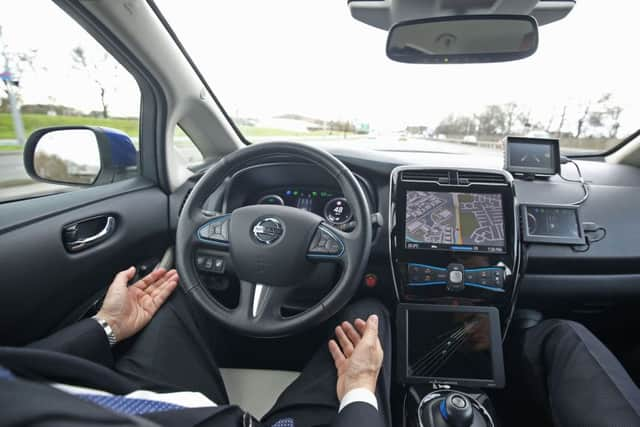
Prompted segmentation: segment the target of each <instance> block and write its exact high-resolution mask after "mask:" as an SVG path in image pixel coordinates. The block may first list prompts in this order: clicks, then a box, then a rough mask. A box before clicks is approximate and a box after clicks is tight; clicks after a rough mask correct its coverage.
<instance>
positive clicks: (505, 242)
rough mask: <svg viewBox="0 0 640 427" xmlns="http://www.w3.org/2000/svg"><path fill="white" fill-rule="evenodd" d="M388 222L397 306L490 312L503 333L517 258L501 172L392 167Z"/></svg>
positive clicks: (512, 208)
mask: <svg viewBox="0 0 640 427" xmlns="http://www.w3.org/2000/svg"><path fill="white" fill-rule="evenodd" d="M389 218H390V221H391V227H390V236H389V245H390V247H389V250H390V254H391V269H392V272H393V275H394V281H395V288H396V293H397V296H398V299H399V301H400V302H414V303H415V302H418V303H419V302H424V303H429V304H444V305H451V304H455V305H484V306H492V307H496V308H497V309H498V310H499V312H500V319H501V322H502V329H503V331H506V329H507V326H508V320H509V318H510V315H511V311H512V308H513V306H512V303H513V302H514V299H515V296H516V295H517V278H518V268H519V259H520V257H519V255H520V247H519V238H518V230H519V227H518V220H517V218H518V211H517V201H516V199H515V195H514V192H513V182H512V178H511V175H510V174H509V173H508V172H504V171H489V170H477V169H457V170H450V169H434V168H429V169H420V168H416V167H411V166H403V167H399V168H396V169H395V170H394V171H393V172H392V174H391V198H390V212H389Z"/></svg>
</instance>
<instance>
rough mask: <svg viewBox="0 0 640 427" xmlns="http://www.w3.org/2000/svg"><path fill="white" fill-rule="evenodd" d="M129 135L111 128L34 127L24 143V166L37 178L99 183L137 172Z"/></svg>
mask: <svg viewBox="0 0 640 427" xmlns="http://www.w3.org/2000/svg"><path fill="white" fill-rule="evenodd" d="M137 165H138V153H137V150H136V147H135V146H134V145H133V142H132V141H131V138H129V136H128V135H126V134H125V133H123V132H121V131H119V130H116V129H110V128H101V127H92V126H59V127H48V128H43V129H38V130H36V131H34V132H33V133H32V134H31V135H29V138H28V139H27V142H26V144H25V147H24V166H25V169H26V171H27V173H28V174H29V175H30V176H31V177H32V178H33V179H35V180H37V181H44V182H51V183H56V184H66V185H102V184H108V183H111V182H115V181H119V180H122V179H124V178H127V177H129V176H134V175H136V174H137Z"/></svg>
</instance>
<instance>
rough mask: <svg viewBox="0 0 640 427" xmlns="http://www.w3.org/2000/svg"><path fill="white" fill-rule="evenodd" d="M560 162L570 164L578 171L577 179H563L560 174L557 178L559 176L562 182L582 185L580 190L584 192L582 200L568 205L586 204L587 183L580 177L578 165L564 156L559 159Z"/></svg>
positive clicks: (587, 196) (587, 194)
mask: <svg viewBox="0 0 640 427" xmlns="http://www.w3.org/2000/svg"><path fill="white" fill-rule="evenodd" d="M560 162H561V163H562V164H565V163H572V164H573V166H575V168H576V170H577V171H578V179H569V178H565V177H564V176H562V172H560V174H559V176H560V178H562V180H563V181H566V182H574V183H578V184H582V190H583V191H584V196H583V197H582V199H580V200H578V201H576V202H573V203H569V204H570V205H573V206H580V205H582V204H583V203H584V202H586V201H587V199H588V198H589V195H590V191H589V184H587V182H586V181H585V180H584V176H582V170H581V169H580V165H578V163H576V162H575V161H573V160H571V159H570V158H568V157H565V156H562V157H561V159H560Z"/></svg>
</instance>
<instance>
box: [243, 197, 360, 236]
mask: <svg viewBox="0 0 640 427" xmlns="http://www.w3.org/2000/svg"><path fill="white" fill-rule="evenodd" d="M254 203H255V204H258V205H261V204H264V205H282V206H291V207H295V208H298V209H304V210H306V211H309V212H313V213H315V214H316V215H319V216H321V217H323V218H324V219H325V220H326V221H327V222H329V223H331V224H333V225H335V226H337V227H339V228H342V229H349V228H351V227H353V225H354V223H353V220H354V218H353V212H352V210H351V206H350V205H349V202H348V201H347V199H345V198H344V197H343V195H342V194H341V193H340V192H338V191H335V190H330V189H318V188H297V187H288V188H279V189H274V190H270V191H268V192H265V193H262V194H260V195H258V197H257V198H256V200H255V201H254Z"/></svg>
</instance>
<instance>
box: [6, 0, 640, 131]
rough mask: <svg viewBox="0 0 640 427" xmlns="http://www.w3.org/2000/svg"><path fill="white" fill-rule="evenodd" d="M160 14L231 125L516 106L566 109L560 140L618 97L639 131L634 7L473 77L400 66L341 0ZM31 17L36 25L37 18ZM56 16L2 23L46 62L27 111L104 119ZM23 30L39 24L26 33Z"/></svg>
mask: <svg viewBox="0 0 640 427" xmlns="http://www.w3.org/2000/svg"><path fill="white" fill-rule="evenodd" d="M156 2H157V4H158V6H159V7H160V9H161V10H162V11H163V13H164V15H165V16H166V18H167V19H168V21H169V23H170V24H171V25H172V27H173V28H174V30H175V31H176V33H177V35H178V37H179V38H180V39H181V40H182V42H183V44H184V45H185V47H186V48H187V51H189V53H190V54H191V55H192V57H193V59H194V60H195V62H196V65H197V66H198V67H199V68H200V70H201V71H202V72H203V74H204V76H205V78H206V80H207V81H208V83H209V84H210V86H211V88H212V90H213V91H214V93H215V94H216V95H217V96H218V97H219V99H220V101H221V102H222V104H223V106H224V107H225V108H226V109H227V111H228V112H229V113H230V114H231V115H233V116H241V117H255V118H266V117H272V116H274V115H279V114H285V113H297V114H303V115H307V116H311V117H316V118H320V119H325V120H336V119H341V120H360V121H364V122H368V123H371V124H372V126H373V127H374V128H378V129H400V128H404V127H405V126H407V125H427V126H435V125H437V123H438V122H439V121H440V120H441V119H442V118H444V117H445V116H447V115H448V114H450V113H456V114H473V113H478V112H480V111H481V110H482V108H483V107H484V106H486V105H488V104H502V103H507V102H516V103H517V104H518V105H519V106H520V107H521V109H523V110H525V111H527V112H530V113H531V116H532V118H533V119H534V121H540V122H543V123H546V122H547V121H548V120H549V119H550V118H554V120H556V121H558V120H559V116H560V112H561V111H562V108H563V107H564V106H565V105H568V106H569V117H568V118H567V127H566V128H565V129H564V130H571V128H573V127H574V125H575V122H576V121H577V118H578V117H579V115H580V112H581V110H582V109H583V108H584V106H585V104H586V103H587V102H589V101H595V100H597V99H598V98H599V97H600V96H601V95H602V94H604V93H607V92H611V93H613V99H614V101H615V103H616V104H617V105H620V106H621V107H623V109H624V111H623V113H622V115H621V118H620V119H621V129H620V133H621V134H625V133H630V132H632V131H633V130H635V129H636V128H637V127H640V123H638V120H637V118H638V117H640V96H638V95H640V89H639V87H638V78H637V72H638V67H637V65H638V63H637V59H636V57H637V55H636V54H635V52H636V51H637V48H636V42H637V40H640V37H639V36H640V34H639V32H640V26H638V25H637V22H636V21H637V17H638V16H640V2H637V1H630V0H608V1H606V2H603V1H597V0H578V2H577V4H576V6H575V8H574V10H573V11H572V12H571V14H570V15H569V16H568V17H567V18H565V19H564V20H562V21H559V22H557V23H553V24H550V25H546V26H543V27H541V28H540V44H539V48H538V52H536V53H535V54H534V55H533V56H532V57H530V58H527V59H524V60H521V61H516V62H510V63H498V64H465V65H416V64H400V63H395V62H393V61H391V60H390V59H388V58H387V57H386V55H385V43H386V32H385V31H383V30H379V29H376V28H373V27H370V26H368V25H366V24H363V23H361V22H358V21H356V20H354V19H353V18H352V17H351V15H350V13H349V9H348V7H347V2H346V1H344V0H322V1H317V0H316V1H311V0H277V1H264V0H233V1H226V2H222V1H206V2H205V1H201V0H180V1H176V0H156ZM34 4H35V5H37V6H34ZM36 7H37V8H38V13H37V14H33V13H31V12H32V11H33V9H34V8H36ZM55 9H56V6H55V5H53V4H52V3H50V2H48V1H44V0H23V1H20V2H13V3H12V6H11V7H10V8H5V9H4V10H3V12H2V14H0V25H2V26H3V30H4V33H5V41H7V42H8V43H9V44H11V45H12V46H16V47H18V48H35V49H38V52H39V57H38V62H39V63H40V64H41V65H43V66H45V67H46V69H47V72H46V73H45V72H42V71H37V72H31V73H27V74H25V76H24V90H23V98H24V100H25V102H28V103H31V102H35V100H39V102H43V101H42V99H44V100H45V101H44V102H46V99H47V98H48V97H49V98H51V97H53V98H54V99H55V100H56V101H57V102H59V103H68V104H72V106H80V107H81V108H82V109H88V108H90V109H99V98H98V97H97V91H96V88H95V85H93V84H92V82H91V81H90V80H89V79H87V78H86V75H81V73H80V71H78V70H72V69H71V64H72V62H71V59H70V53H69V52H70V50H71V49H72V47H73V46H75V45H77V44H79V43H80V44H82V45H85V46H87V49H89V47H91V49H92V50H95V51H96V52H97V51H98V47H97V45H96V44H95V42H93V41H92V40H90V38H89V37H88V36H86V35H85V34H84V32H83V30H82V29H80V28H79V27H78V26H77V25H76V24H75V23H72V22H71V20H70V18H68V17H67V16H65V15H64V14H63V13H62V12H61V11H59V10H55ZM26 17H28V19H30V21H29V22H30V25H23V23H24V22H26V21H25V19H26ZM34 27H37V28H44V29H50V28H55V31H53V32H49V31H48V30H44V31H33V28H34ZM118 85H119V91H118V92H117V93H112V94H111V95H110V96H111V101H112V104H113V105H112V111H113V112H114V114H119V115H130V114H132V113H134V114H135V112H136V111H137V108H138V98H136V97H137V96H139V95H138V94H137V93H136V91H135V83H133V82H132V81H127V79H126V78H122V77H120V78H119V80H118ZM94 94H95V95H94Z"/></svg>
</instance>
